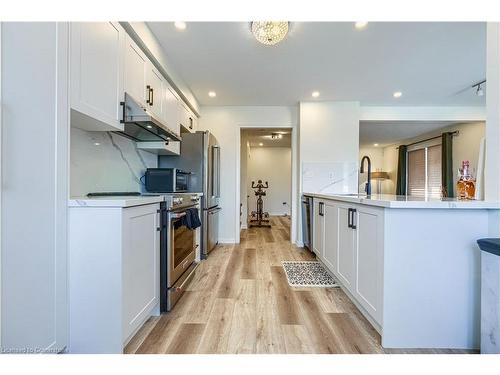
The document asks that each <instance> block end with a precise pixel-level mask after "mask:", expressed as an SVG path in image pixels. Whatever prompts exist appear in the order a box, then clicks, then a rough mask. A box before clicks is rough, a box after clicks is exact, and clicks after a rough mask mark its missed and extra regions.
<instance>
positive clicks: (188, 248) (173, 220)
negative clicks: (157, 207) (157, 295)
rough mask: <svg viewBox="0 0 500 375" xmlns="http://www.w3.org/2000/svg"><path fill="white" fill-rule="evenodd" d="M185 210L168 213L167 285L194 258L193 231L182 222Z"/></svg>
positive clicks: (169, 285)
mask: <svg viewBox="0 0 500 375" xmlns="http://www.w3.org/2000/svg"><path fill="white" fill-rule="evenodd" d="M184 215H186V213H185V212H172V213H170V220H169V233H168V234H169V239H168V249H167V250H168V271H169V272H168V276H167V283H168V287H169V288H170V287H172V286H173V285H174V283H175V282H176V281H177V280H178V279H179V278H180V277H181V276H182V274H183V273H184V272H185V271H186V270H187V269H188V268H189V266H190V265H191V264H192V263H193V262H194V260H195V231H194V230H192V229H188V228H187V227H186V226H185V225H183V224H182V217H183V216H184Z"/></svg>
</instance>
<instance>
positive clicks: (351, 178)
mask: <svg viewBox="0 0 500 375" xmlns="http://www.w3.org/2000/svg"><path fill="white" fill-rule="evenodd" d="M359 116H360V107H359V103H358V102H303V103H300V134H299V137H300V153H299V154H300V164H301V167H300V172H301V180H300V184H301V185H300V186H301V188H300V191H303V192H306V190H307V192H328V193H355V192H357V190H358V189H357V187H358V172H357V170H358V164H359V161H358V155H359Z"/></svg>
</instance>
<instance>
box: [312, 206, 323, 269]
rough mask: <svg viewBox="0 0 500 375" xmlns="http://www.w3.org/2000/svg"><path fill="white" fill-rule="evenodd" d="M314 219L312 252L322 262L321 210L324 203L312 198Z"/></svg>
mask: <svg viewBox="0 0 500 375" xmlns="http://www.w3.org/2000/svg"><path fill="white" fill-rule="evenodd" d="M313 205H314V210H313V212H314V217H313V252H314V253H315V254H316V256H317V257H318V258H320V259H321V260H323V242H324V233H325V220H324V216H323V215H324V214H323V209H324V206H325V202H324V201H322V200H319V199H316V198H314V200H313Z"/></svg>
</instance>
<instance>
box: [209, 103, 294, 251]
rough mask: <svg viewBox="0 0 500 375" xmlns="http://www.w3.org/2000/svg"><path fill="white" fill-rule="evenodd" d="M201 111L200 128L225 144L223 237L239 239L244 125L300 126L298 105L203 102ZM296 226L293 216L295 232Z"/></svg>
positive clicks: (223, 238) (221, 228) (221, 231)
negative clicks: (232, 104) (205, 104)
mask: <svg viewBox="0 0 500 375" xmlns="http://www.w3.org/2000/svg"><path fill="white" fill-rule="evenodd" d="M200 111H201V118H200V128H201V129H203V130H210V131H211V132H212V133H213V134H214V135H215V136H216V137H217V139H218V141H219V143H220V145H221V201H220V205H221V207H222V212H221V216H220V222H219V238H220V241H221V242H235V241H239V209H237V207H236V204H237V203H236V202H237V201H239V197H240V189H239V185H240V175H239V171H237V165H238V163H239V159H240V128H241V127H258V128H265V127H270V128H276V127H288V128H295V129H296V127H297V121H298V113H297V107H286V106H282V107H277V106H248V107H240V106H206V107H204V106H202V107H201V109H200ZM292 142H293V141H292ZM292 164H293V160H292ZM292 174H293V172H292ZM297 204H298V203H296V205H295V206H297ZM295 209H296V207H295ZM294 230H295V229H294V222H293V220H292V233H294Z"/></svg>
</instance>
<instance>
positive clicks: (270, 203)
mask: <svg viewBox="0 0 500 375" xmlns="http://www.w3.org/2000/svg"><path fill="white" fill-rule="evenodd" d="M258 180H262V182H263V183H265V182H266V181H268V182H269V189H266V190H265V191H266V196H264V197H262V199H263V200H264V211H266V212H269V214H270V215H284V214H287V215H290V214H291V204H292V202H291V199H292V149H291V148H289V147H251V148H250V158H249V159H248V174H247V181H246V182H247V191H248V195H250V198H249V207H248V213H251V212H252V211H255V210H256V209H257V197H256V196H255V194H254V190H255V189H252V181H255V183H257V181H258ZM283 202H286V205H283Z"/></svg>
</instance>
